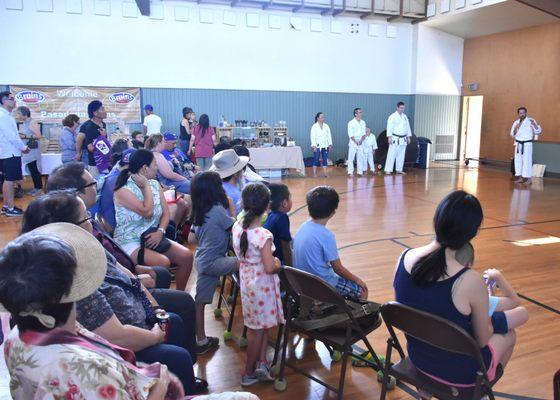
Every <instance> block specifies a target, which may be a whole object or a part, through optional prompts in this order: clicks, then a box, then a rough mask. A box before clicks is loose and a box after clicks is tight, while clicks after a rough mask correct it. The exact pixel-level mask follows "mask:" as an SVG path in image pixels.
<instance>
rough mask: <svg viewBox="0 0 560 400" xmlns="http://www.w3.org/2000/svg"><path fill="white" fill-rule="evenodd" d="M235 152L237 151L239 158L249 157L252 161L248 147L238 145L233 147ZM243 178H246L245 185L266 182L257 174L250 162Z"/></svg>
mask: <svg viewBox="0 0 560 400" xmlns="http://www.w3.org/2000/svg"><path fill="white" fill-rule="evenodd" d="M233 150H235V152H236V153H237V155H238V156H244V157H247V158H249V161H250V154H249V149H248V148H247V147H245V146H242V145H237V146H234V147H233ZM243 177H244V178H245V183H250V182H264V178H263V177H262V176H260V175H259V174H258V173H257V170H256V169H255V167H253V166H252V165H251V163H250V162H249V163H248V164H247V168H245V171H243Z"/></svg>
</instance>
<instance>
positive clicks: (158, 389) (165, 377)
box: [149, 364, 171, 399]
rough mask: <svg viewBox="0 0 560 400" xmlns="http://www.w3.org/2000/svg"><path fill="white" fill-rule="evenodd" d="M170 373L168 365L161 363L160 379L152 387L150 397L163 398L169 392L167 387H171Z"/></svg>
mask: <svg viewBox="0 0 560 400" xmlns="http://www.w3.org/2000/svg"><path fill="white" fill-rule="evenodd" d="M170 379H171V378H170V373H169V370H168V369H167V365H165V364H160V369H159V379H158V380H157V382H156V384H155V385H154V386H152V387H151V388H150V397H149V398H150V399H163V398H165V395H166V394H167V389H168V388H169V382H170Z"/></svg>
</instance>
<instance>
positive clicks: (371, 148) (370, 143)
mask: <svg viewBox="0 0 560 400" xmlns="http://www.w3.org/2000/svg"><path fill="white" fill-rule="evenodd" d="M362 146H364V172H365V173H366V174H367V168H368V164H369V169H370V170H371V173H372V174H373V175H375V162H374V155H375V150H377V139H376V138H375V135H374V134H373V133H371V129H369V128H366V138H365V139H364V143H363V145H362Z"/></svg>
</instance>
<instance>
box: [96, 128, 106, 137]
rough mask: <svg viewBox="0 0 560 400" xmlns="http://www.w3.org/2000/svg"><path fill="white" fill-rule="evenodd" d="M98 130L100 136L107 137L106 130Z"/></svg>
mask: <svg viewBox="0 0 560 400" xmlns="http://www.w3.org/2000/svg"><path fill="white" fill-rule="evenodd" d="M97 130H98V131H99V134H100V135H103V136H107V131H106V130H105V128H98V129H97Z"/></svg>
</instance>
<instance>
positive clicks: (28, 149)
mask: <svg viewBox="0 0 560 400" xmlns="http://www.w3.org/2000/svg"><path fill="white" fill-rule="evenodd" d="M30 151H31V149H30V148H29V147H27V146H25V149H23V150H22V151H21V152H22V153H23V154H27V153H29V152H30Z"/></svg>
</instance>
